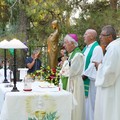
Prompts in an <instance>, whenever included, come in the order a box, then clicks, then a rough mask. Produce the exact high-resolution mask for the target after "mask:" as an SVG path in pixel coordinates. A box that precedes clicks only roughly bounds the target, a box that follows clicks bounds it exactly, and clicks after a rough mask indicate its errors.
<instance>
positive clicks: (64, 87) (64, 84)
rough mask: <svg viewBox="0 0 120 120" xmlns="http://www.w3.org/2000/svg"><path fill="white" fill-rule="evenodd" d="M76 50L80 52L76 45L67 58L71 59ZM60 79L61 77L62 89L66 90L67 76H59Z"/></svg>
mask: <svg viewBox="0 0 120 120" xmlns="http://www.w3.org/2000/svg"><path fill="white" fill-rule="evenodd" d="M77 52H80V53H81V50H80V49H79V48H78V47H76V48H75V49H74V50H73V51H72V53H71V55H70V56H69V60H71V59H72V58H73V57H74V56H75V54H76V53H77ZM61 79H62V83H63V89H64V90H66V88H67V82H68V77H65V76H61Z"/></svg>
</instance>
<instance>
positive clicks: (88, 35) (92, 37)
mask: <svg viewBox="0 0 120 120" xmlns="http://www.w3.org/2000/svg"><path fill="white" fill-rule="evenodd" d="M96 37H97V32H96V31H95V30H94V29H87V30H86V32H85V34H84V42H85V43H86V44H87V45H89V44H91V43H93V42H94V41H96Z"/></svg>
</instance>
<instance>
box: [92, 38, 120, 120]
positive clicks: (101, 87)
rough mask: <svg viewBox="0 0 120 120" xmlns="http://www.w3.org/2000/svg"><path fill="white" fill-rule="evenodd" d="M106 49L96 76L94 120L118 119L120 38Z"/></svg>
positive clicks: (119, 115) (119, 107) (119, 110)
mask: <svg viewBox="0 0 120 120" xmlns="http://www.w3.org/2000/svg"><path fill="white" fill-rule="evenodd" d="M106 50H107V52H106V54H105V56H104V58H103V62H102V64H101V65H100V66H99V69H98V73H97V77H96V83H95V85H96V86H97V93H96V102H95V118H94V120H120V38H119V39H117V40H114V41H113V42H111V43H110V44H109V45H108V46H107V48H106Z"/></svg>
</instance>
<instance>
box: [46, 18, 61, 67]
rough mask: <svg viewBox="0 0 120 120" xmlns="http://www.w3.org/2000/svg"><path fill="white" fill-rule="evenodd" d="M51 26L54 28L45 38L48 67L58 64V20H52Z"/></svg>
mask: <svg viewBox="0 0 120 120" xmlns="http://www.w3.org/2000/svg"><path fill="white" fill-rule="evenodd" d="M52 28H53V29H54V30H55V31H54V32H53V33H51V34H50V36H49V37H48V39H47V45H48V59H49V61H48V62H49V66H50V68H55V67H56V66H57V64H58V61H57V58H58V42H59V26H58V21H57V20H54V21H53V22H52Z"/></svg>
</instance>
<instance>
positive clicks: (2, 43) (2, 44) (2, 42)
mask: <svg viewBox="0 0 120 120" xmlns="http://www.w3.org/2000/svg"><path fill="white" fill-rule="evenodd" d="M8 44H9V42H8V41H7V40H3V41H1V42H0V48H2V49H4V81H3V83H9V82H8V80H7V67H6V50H7V46H8Z"/></svg>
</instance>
